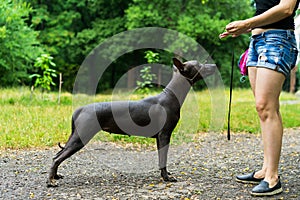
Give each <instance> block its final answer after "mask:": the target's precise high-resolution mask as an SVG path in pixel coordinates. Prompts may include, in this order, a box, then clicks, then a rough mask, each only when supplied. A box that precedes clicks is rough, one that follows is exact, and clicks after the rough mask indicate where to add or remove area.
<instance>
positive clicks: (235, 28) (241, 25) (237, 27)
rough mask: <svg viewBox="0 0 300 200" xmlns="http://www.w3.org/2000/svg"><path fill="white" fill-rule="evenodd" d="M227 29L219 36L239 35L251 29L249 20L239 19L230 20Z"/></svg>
mask: <svg viewBox="0 0 300 200" xmlns="http://www.w3.org/2000/svg"><path fill="white" fill-rule="evenodd" d="M225 29H226V31H225V32H223V33H221V34H220V35H219V38H221V39H222V38H225V37H227V36H229V35H231V36H232V37H238V36H239V35H241V34H243V33H249V32H250V31H251V28H250V25H249V23H248V22H247V20H239V21H234V22H230V23H229V24H227V25H226V28H225Z"/></svg>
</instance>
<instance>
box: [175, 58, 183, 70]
mask: <svg viewBox="0 0 300 200" xmlns="http://www.w3.org/2000/svg"><path fill="white" fill-rule="evenodd" d="M173 64H174V65H175V67H176V68H177V69H178V70H179V71H183V66H184V64H183V63H182V62H181V61H180V60H178V59H177V58H173Z"/></svg>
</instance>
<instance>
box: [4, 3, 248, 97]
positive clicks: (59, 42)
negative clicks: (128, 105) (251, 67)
mask: <svg viewBox="0 0 300 200" xmlns="http://www.w3.org/2000/svg"><path fill="white" fill-rule="evenodd" d="M25 2H27V3H25ZM252 4H253V1H250V0H241V1H235V0H201V1H199V0H189V1H187V0H153V1H144V0H127V1H124V0H113V1H107V0H98V1H86V0H67V1H63V0H57V1H55V3H54V2H52V1H38V0H30V1H29V0H23V1H22V0H19V1H14V0H3V4H1V6H0V12H1V17H0V45H1V47H4V48H1V49H0V79H1V81H2V84H3V85H12V84H14V83H22V84H28V82H27V81H28V80H27V78H28V74H29V73H31V71H32V68H33V66H32V62H33V61H34V60H35V58H36V57H37V56H38V55H40V54H41V53H42V52H48V53H49V54H50V55H53V56H54V58H55V59H54V62H55V63H56V64H57V66H56V67H55V70H57V71H59V72H62V73H63V76H64V85H63V87H64V89H66V90H69V91H71V90H72V89H73V83H74V80H75V77H76V76H74V75H75V74H77V71H78V69H79V67H80V65H81V64H82V62H83V61H84V59H85V58H86V56H88V55H89V53H90V52H91V51H92V50H93V49H94V48H95V47H97V46H98V45H99V44H100V43H101V42H103V41H105V39H107V38H110V37H111V36H114V35H115V34H118V33H121V32H123V31H126V30H130V29H134V28H140V27H153V26H154V27H155V26H156V27H164V28H168V29H171V30H175V31H178V32H180V33H183V34H185V35H187V36H189V37H191V38H193V39H194V40H195V41H197V42H198V43H199V44H200V45H201V46H203V47H204V49H206V50H207V52H208V53H209V54H210V55H211V57H212V59H213V60H214V61H215V62H216V64H217V65H218V67H219V69H220V71H221V74H222V79H223V81H224V83H225V84H226V85H229V77H230V67H231V51H235V55H240V54H241V53H242V52H243V51H244V50H245V49H246V48H247V46H248V42H249V38H248V35H244V36H240V37H238V38H235V39H232V38H228V39H225V40H220V39H219V38H218V35H219V33H221V32H222V31H223V30H224V27H225V25H226V24H227V23H228V22H230V21H232V20H238V19H245V18H247V17H250V16H251V15H252V14H253V6H251V5H252ZM33 29H34V30H35V31H34V30H33ZM165 39H166V40H170V39H172V38H168V36H165ZM117 42H119V43H120V47H119V48H120V49H122V48H126V46H122V41H117ZM135 42H137V43H138V42H139V41H135ZM175 43H177V42H175ZM40 44H42V45H43V48H44V50H42V49H41V47H40ZM178 45H181V46H180V47H182V46H186V45H184V41H182V40H181V39H178V44H174V49H175V50H176V49H178V48H176V47H177V46H178ZM184 50H186V51H189V49H184ZM115 51H116V49H109V48H107V52H105V55H101V56H103V57H105V58H106V57H109V56H110V54H114V52H115ZM156 51H157V52H159V54H160V62H162V63H168V64H170V61H171V56H173V55H170V52H161V51H160V50H156ZM134 53H137V52H134ZM132 54H133V53H132ZM132 54H130V53H128V54H127V55H124V56H123V57H122V58H120V59H118V60H116V61H114V62H113V63H112V66H111V69H109V70H107V71H106V72H105V74H104V75H103V77H104V78H103V79H101V80H103V81H104V82H103V83H101V86H99V87H101V88H102V89H108V88H109V87H113V86H114V83H116V82H117V80H118V78H119V77H120V76H122V75H123V74H124V73H125V72H126V70H128V69H129V68H130V67H132V66H136V65H139V64H140V63H141V62H142V61H144V60H143V55H142V54H141V53H137V54H136V55H135V56H132ZM179 54H180V52H179ZM132 58H134V59H132ZM237 59H238V56H236V58H235V60H236V61H237ZM234 73H235V77H237V78H235V79H234V86H235V87H248V85H246V84H243V85H241V84H240V83H239V71H238V68H237V67H236V70H235V72H234ZM89 74H93V72H92V71H91V72H89ZM96 78H98V77H96Z"/></svg>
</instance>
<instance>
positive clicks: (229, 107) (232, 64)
mask: <svg viewBox="0 0 300 200" xmlns="http://www.w3.org/2000/svg"><path fill="white" fill-rule="evenodd" d="M233 68H234V50H233V51H232V57H231V76H230V92H229V105H228V119H227V120H228V121H227V139H228V140H230V114H231V100H232V88H233Z"/></svg>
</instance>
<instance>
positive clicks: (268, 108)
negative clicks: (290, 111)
mask: <svg viewBox="0 0 300 200" xmlns="http://www.w3.org/2000/svg"><path fill="white" fill-rule="evenodd" d="M249 69H250V70H249V78H250V83H251V87H252V90H253V93H254V97H255V103H256V110H257V113H258V116H259V119H260V125H261V132H262V139H263V146H264V164H263V167H262V169H261V170H260V171H258V172H257V173H256V175H255V177H256V178H261V177H265V181H267V182H268V183H269V185H270V187H273V186H274V185H276V183H277V182H278V165H279V159H280V153H281V145H282V135H283V127H282V120H281V116H280V112H279V95H280V92H281V90H282V85H283V82H284V80H285V77H284V75H283V74H281V73H278V72H275V71H273V70H269V69H265V68H256V69H253V68H249Z"/></svg>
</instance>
